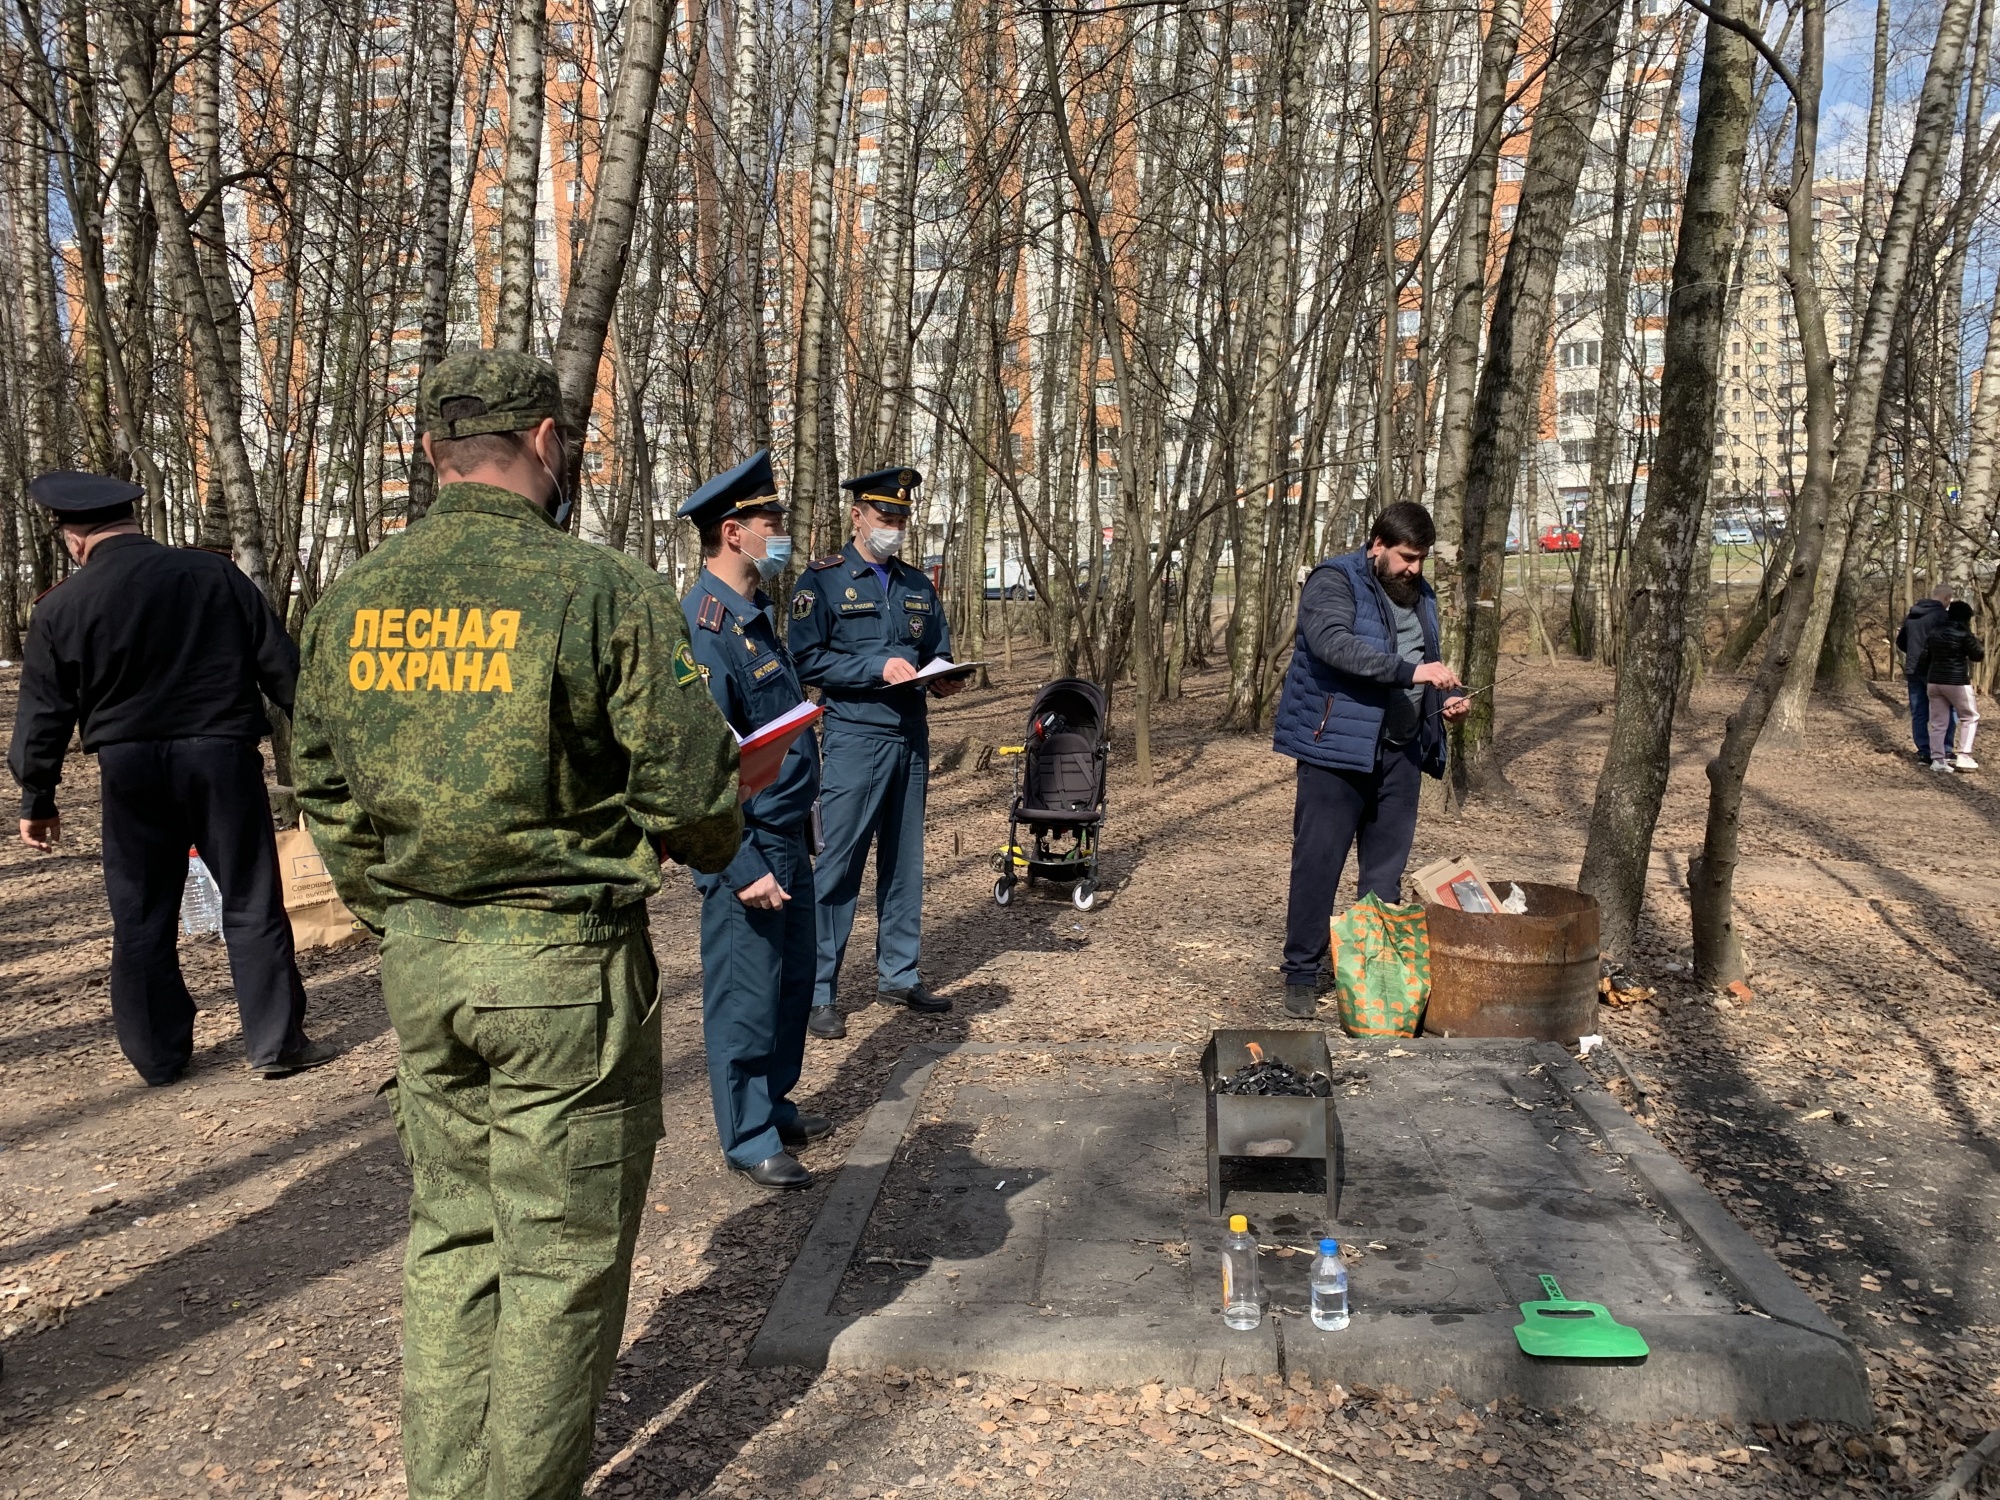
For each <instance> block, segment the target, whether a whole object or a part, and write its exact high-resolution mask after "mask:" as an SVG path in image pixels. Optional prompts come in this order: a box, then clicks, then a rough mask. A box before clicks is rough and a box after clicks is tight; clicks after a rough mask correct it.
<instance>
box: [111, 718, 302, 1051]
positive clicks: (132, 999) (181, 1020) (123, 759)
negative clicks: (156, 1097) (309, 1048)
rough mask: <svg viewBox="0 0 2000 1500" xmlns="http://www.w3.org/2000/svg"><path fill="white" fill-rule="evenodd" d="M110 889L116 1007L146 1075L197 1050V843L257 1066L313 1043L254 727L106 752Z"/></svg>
mask: <svg viewBox="0 0 2000 1500" xmlns="http://www.w3.org/2000/svg"><path fill="white" fill-rule="evenodd" d="M97 765H98V770H99V773H100V777H101V780H102V782H103V788H104V890H105V894H106V895H107V896H109V897H110V901H111V1018H112V1022H113V1024H114V1025H115V1026H116V1028H117V1032H118V1045H119V1048H120V1049H121V1050H122V1051H123V1052H124V1053H125V1056H126V1057H127V1059H129V1060H130V1062H131V1064H132V1066H133V1067H135V1068H137V1069H138V1070H139V1076H140V1077H141V1078H144V1079H145V1080H146V1082H148V1083H154V1084H159V1083H167V1082H169V1081H171V1080H172V1079H173V1077H174V1075H175V1074H177V1073H178V1072H180V1070H181V1069H182V1068H184V1067H186V1066H187V1064H188V1060H189V1059H190V1058H191V1057H192V1056H193V1055H194V1001H193V999H192V998H191V997H190V996H189V995H188V990H187V985H186V983H185V982H183V980H182V979H181V966H180V959H179V956H178V953H177V951H176V950H177V942H178V938H179V934H180V915H181V892H182V890H183V889H184V888H185V886H186V884H187V873H188V848H189V847H190V846H193V847H194V848H196V849H198V850H200V851H201V857H202V859H203V861H204V862H205V863H206V864H207V865H208V868H209V871H210V872H211V873H212V874H213V875H214V876H215V883H216V885H217V886H219V887H220V888H221V890H222V940H223V942H224V944H226V945H227V947H228V949H229V976H230V980H231V982H232V984H233V986H234V988H235V990H236V1008H237V1011H238V1012H239V1014H240V1015H241V1016H242V1018H243V1045H244V1050H245V1051H246V1052H247V1053H248V1054H249V1057H250V1062H251V1064H252V1066H256V1067H262V1066H266V1065H269V1064H271V1063H275V1062H276V1061H277V1060H278V1055H279V1054H280V1053H283V1052H292V1051H295V1050H297V1049H298V1048H300V1047H302V1046H304V1045H305V1041H306V1034H305V1029H304V1026H303V1022H304V1019H305V1013H306V991H305V986H304V985H303V984H301V983H300V982H299V970H298V964H297V963H296V962H295V961H294V959H293V954H292V924H291V922H290V920H289V919H288V918H287V917H286V916H285V902H284V894H283V890H282V888H281V886H280V884H279V881H278V841H277V835H276V834H275V833H274V832H273V831H272V828H271V803H270V799H269V798H268V797H266V796H265V794H264V759H263V756H262V755H260V754H259V753H258V750H257V745H256V743H255V742H254V741H252V740H236V739H212V738H204V739H188V740H131V741H127V742H126V743H124V744H118V745H105V746H102V747H101V748H100V749H99V750H98V752H97Z"/></svg>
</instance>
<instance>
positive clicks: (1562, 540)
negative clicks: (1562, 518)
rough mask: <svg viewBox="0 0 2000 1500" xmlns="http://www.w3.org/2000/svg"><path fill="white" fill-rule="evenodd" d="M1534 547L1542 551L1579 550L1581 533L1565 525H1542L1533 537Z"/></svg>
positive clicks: (1581, 547)
mask: <svg viewBox="0 0 2000 1500" xmlns="http://www.w3.org/2000/svg"><path fill="white" fill-rule="evenodd" d="M1535 547H1536V549H1537V550H1538V551H1542V552H1581V551H1582V550H1583V534H1582V533H1581V532H1577V531H1572V530H1571V529H1570V528H1569V527H1567V526H1544V527H1543V528H1542V533H1541V535H1540V536H1538V537H1536V538H1535Z"/></svg>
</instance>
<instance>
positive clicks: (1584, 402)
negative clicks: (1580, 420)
mask: <svg viewBox="0 0 2000 1500" xmlns="http://www.w3.org/2000/svg"><path fill="white" fill-rule="evenodd" d="M1557 406H1558V408H1559V409H1560V411H1561V413H1562V415H1564V416H1565V417H1594V416H1596V415H1597V392H1596V391H1594V390H1592V391H1564V392H1563V393H1562V396H1561V397H1560V398H1559V399H1558V401H1557Z"/></svg>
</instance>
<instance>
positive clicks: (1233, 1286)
mask: <svg viewBox="0 0 2000 1500" xmlns="http://www.w3.org/2000/svg"><path fill="white" fill-rule="evenodd" d="M1222 1321H1223V1322H1225V1323H1227V1324H1228V1325H1229V1326H1230V1327H1231V1328H1235V1329H1238V1330H1247V1329H1251V1328H1255V1327H1256V1326H1257V1325H1258V1324H1259V1323H1261V1322H1263V1321H1264V1298H1263V1286H1262V1284H1261V1282H1260V1280H1259V1278H1258V1275H1257V1236H1256V1235H1254V1234H1252V1233H1251V1232H1250V1221H1249V1220H1248V1219H1246V1218H1244V1217H1243V1215H1241V1214H1231V1215H1230V1216H1229V1237H1228V1238H1227V1239H1225V1240H1224V1241H1223V1242H1222Z"/></svg>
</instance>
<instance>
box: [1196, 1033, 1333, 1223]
mask: <svg viewBox="0 0 2000 1500" xmlns="http://www.w3.org/2000/svg"><path fill="white" fill-rule="evenodd" d="M1253 1044H1254V1045H1255V1046H1256V1048H1257V1052H1256V1053H1253V1052H1252V1051H1251V1050H1250V1049H1251V1047H1252V1045H1253ZM1259 1053H1261V1054H1262V1058H1261V1060H1262V1061H1265V1062H1281V1063H1286V1064H1289V1065H1290V1066H1291V1067H1293V1068H1296V1069H1297V1070H1298V1071H1299V1072H1301V1073H1324V1074H1327V1075H1328V1076H1329V1077H1331V1075H1332V1072H1333V1055H1332V1053H1331V1052H1330V1051H1329V1050H1328V1048H1327V1044H1326V1033H1325V1032H1323V1031H1216V1032H1211V1033H1210V1034H1209V1038H1208V1046H1207V1048H1206V1049H1205V1050H1204V1051H1203V1052H1202V1054H1201V1080H1202V1083H1203V1085H1204V1088H1205V1091H1206V1093H1207V1095H1208V1211H1209V1213H1210V1214H1212V1215H1214V1216H1216V1217H1220V1216H1221V1214H1222V1198H1223V1190H1222V1163H1223V1160H1224V1158H1229V1159H1231V1160H1233V1161H1237V1162H1255V1163H1261V1164H1265V1165H1271V1164H1276V1163H1288V1164H1289V1163H1298V1162H1312V1161H1316V1162H1318V1163H1319V1164H1320V1167H1321V1170H1322V1171H1323V1172H1324V1173H1325V1178H1326V1209H1327V1221H1328V1222H1329V1223H1332V1222H1334V1221H1336V1220H1338V1219H1339V1217H1340V1211H1339V1210H1340V1201H1339V1194H1340V1173H1341V1146H1340V1113H1339V1111H1338V1110H1336V1109H1335V1108H1334V1103H1333V1099H1332V1098H1331V1096H1329V1097H1327V1098H1324V1099H1318V1098H1312V1097H1309V1096H1305V1095H1296V1094H1293V1095H1287V1094H1276V1095H1270V1094H1262V1095H1260V1094H1225V1093H1220V1092H1218V1091H1217V1086H1218V1085H1219V1084H1220V1083H1221V1082H1222V1080H1224V1079H1226V1078H1229V1077H1230V1076H1232V1075H1233V1074H1235V1073H1236V1072H1237V1070H1238V1069H1240V1068H1242V1067H1244V1066H1246V1065H1247V1064H1249V1063H1252V1062H1255V1061H1258V1060H1259V1057H1258V1054H1259ZM1239 1172H1240V1168H1239Z"/></svg>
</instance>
